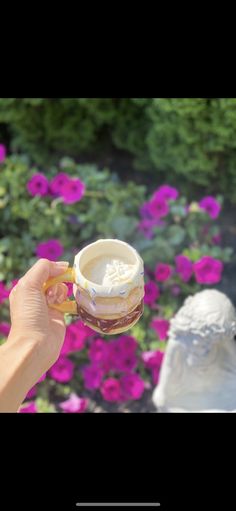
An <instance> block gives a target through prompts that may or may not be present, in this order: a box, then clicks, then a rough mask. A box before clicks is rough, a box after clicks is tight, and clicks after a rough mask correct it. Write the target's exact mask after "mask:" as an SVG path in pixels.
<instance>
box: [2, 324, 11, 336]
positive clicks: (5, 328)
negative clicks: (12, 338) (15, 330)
mask: <svg viewBox="0 0 236 511" xmlns="http://www.w3.org/2000/svg"><path fill="white" fill-rule="evenodd" d="M10 329H11V325H10V324H9V323H7V322H6V321H2V322H1V323H0V334H3V335H4V336H5V337H7V336H8V334H9V332H10Z"/></svg>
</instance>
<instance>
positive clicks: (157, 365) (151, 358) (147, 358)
mask: <svg viewBox="0 0 236 511" xmlns="http://www.w3.org/2000/svg"><path fill="white" fill-rule="evenodd" d="M163 357H164V353H163V352H162V351H159V350H158V351H144V352H143V353H142V355H141V358H142V360H143V362H144V365H145V366H146V367H147V368H148V369H151V373H152V382H153V384H154V385H156V384H157V383H158V381H159V373H160V369H161V365H162V362H163Z"/></svg>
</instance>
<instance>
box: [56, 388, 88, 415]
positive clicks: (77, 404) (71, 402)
mask: <svg viewBox="0 0 236 511" xmlns="http://www.w3.org/2000/svg"><path fill="white" fill-rule="evenodd" d="M87 405H88V399H85V398H81V397H79V396H77V395H76V394H75V393H74V392H73V393H72V394H70V397H69V398H68V399H67V400H66V401H62V403H59V407H60V408H61V409H62V410H63V411H64V412H66V413H83V412H85V410H86V408H87Z"/></svg>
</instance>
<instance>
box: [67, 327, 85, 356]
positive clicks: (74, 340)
mask: <svg viewBox="0 0 236 511" xmlns="http://www.w3.org/2000/svg"><path fill="white" fill-rule="evenodd" d="M87 337H88V336H87V333H86V331H85V330H83V328H80V326H78V325H77V324H76V323H71V325H69V326H68V327H67V329H66V335H65V340H64V344H63V346H62V350H61V354H62V355H67V353H73V352H75V351H81V350H82V349H83V348H84V346H85V341H86V339H87Z"/></svg>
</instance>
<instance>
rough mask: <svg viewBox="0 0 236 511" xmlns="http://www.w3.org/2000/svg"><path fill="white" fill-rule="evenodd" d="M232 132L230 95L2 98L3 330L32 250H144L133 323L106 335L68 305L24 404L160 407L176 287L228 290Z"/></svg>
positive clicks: (182, 291) (235, 200)
mask: <svg viewBox="0 0 236 511" xmlns="http://www.w3.org/2000/svg"><path fill="white" fill-rule="evenodd" d="M235 135H236V99H234V98H233V99H231V98H226V99H224V98H218V99H217V98H214V99H207V98H204V99H201V98H200V99H197V98H196V99H194V98H191V99H188V98H180V99H173V98H139V99H137V98H103V99H99V98H98V99H87V98H80V99H78V98H74V99H73V98H71V99H63V98H22V99H16V98H0V216H1V222H0V233H1V240H0V339H1V342H5V340H6V337H7V334H8V332H9V307H8V296H9V292H10V290H11V289H12V287H13V286H14V285H16V283H17V280H18V279H19V278H20V276H21V275H23V273H24V272H25V271H27V269H28V268H29V267H30V266H31V265H32V264H33V263H34V262H35V261H36V260H37V258H38V257H48V258H49V259H52V260H58V259H60V258H62V259H63V260H69V261H70V263H71V264H72V262H73V258H74V254H75V253H76V252H78V251H79V249H81V248H82V247H83V246H85V245H87V244H88V243H90V242H91V241H95V240H96V239H99V238H103V237H104V238H108V237H116V238H119V239H122V240H124V241H127V242H128V243H131V244H132V245H133V246H135V247H136V248H137V250H138V251H139V252H140V255H141V256H142V257H143V259H144V263H145V283H146V285H145V310H144V314H143V317H142V319H141V320H140V321H139V322H138V324H137V325H135V327H134V328H133V329H132V330H130V331H128V332H127V335H123V336H112V338H109V339H108V338H107V337H104V338H102V336H101V337H100V336H99V337H98V335H94V332H91V331H90V330H89V329H86V328H84V326H83V325H82V323H81V321H80V320H79V319H77V320H76V321H75V320H74V319H73V320H72V318H70V317H67V318H66V321H67V325H68V326H67V335H66V340H65V344H64V348H63V352H62V354H61V356H60V359H59V362H58V363H57V364H55V366H54V367H53V368H52V369H51V370H50V371H49V372H48V373H47V375H46V377H45V379H43V381H41V382H39V383H38V385H36V386H35V388H34V389H32V391H31V393H30V394H29V395H28V396H27V398H26V401H25V404H24V405H23V407H22V411H25V412H26V413H31V412H39V413H40V412H47V413H49V412H52V413H55V412H61V413H81V412H85V413H94V412H96V413H99V412H132V411H138V412H152V411H154V409H153V406H152V401H151V395H152V391H153V388H154V386H155V385H156V384H157V383H158V378H159V371H160V367H161V363H162V360H163V356H164V352H165V347H166V343H167V342H168V328H169V321H170V319H171V317H172V316H173V314H174V313H175V311H176V310H177V309H178V308H179V307H180V306H181V304H182V303H183V300H184V298H185V297H186V296H187V295H189V294H191V293H194V292H196V291H198V290H199V289H202V288H204V287H209V286H210V287H212V286H213V287H216V288H218V289H221V290H222V291H224V292H225V293H226V294H228V296H230V298H231V299H232V300H233V301H234V303H235V302H236V289H235V286H234V276H235V270H236V265H235V255H234V254H235V245H236V237H235V232H236V228H235V224H234V214H235V204H236V136H235ZM68 296H71V289H70V286H68ZM117 347H118V348H117ZM117 349H118V352H119V356H118V359H116V360H115V359H114V353H115V350H116V353H117ZM63 375H64V376H63ZM65 375H66V376H65ZM63 378H64V380H63Z"/></svg>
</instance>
